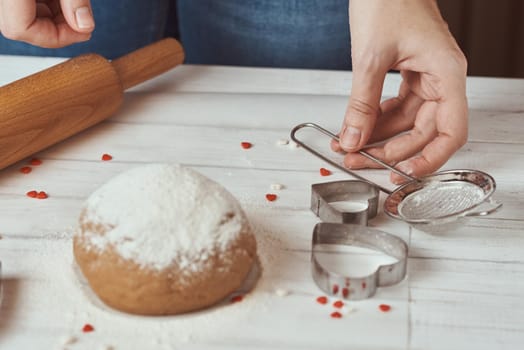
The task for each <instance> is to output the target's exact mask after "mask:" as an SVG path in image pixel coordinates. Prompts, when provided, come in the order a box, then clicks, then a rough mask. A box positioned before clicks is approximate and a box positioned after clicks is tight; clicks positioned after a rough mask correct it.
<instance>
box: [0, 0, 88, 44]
mask: <svg viewBox="0 0 524 350" xmlns="http://www.w3.org/2000/svg"><path fill="white" fill-rule="evenodd" d="M94 29H95V21H94V19H93V12H92V10H91V4H90V1H89V0H0V32H1V33H2V35H3V36H5V37H6V38H8V39H12V40H17V41H25V42H26V43H29V44H33V45H36V46H41V47H46V48H58V47H64V46H67V45H71V44H74V43H77V42H82V41H87V40H89V38H90V37H91V33H92V32H93V30H94Z"/></svg>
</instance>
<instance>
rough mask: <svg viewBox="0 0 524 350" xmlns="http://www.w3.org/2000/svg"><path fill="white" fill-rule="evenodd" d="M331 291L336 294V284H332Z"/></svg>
mask: <svg viewBox="0 0 524 350" xmlns="http://www.w3.org/2000/svg"><path fill="white" fill-rule="evenodd" d="M331 291H332V292H333V294H337V293H338V284H334V285H333V288H332V289H331Z"/></svg>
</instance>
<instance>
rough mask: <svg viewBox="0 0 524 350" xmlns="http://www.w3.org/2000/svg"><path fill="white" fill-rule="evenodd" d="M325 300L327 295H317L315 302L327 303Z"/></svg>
mask: <svg viewBox="0 0 524 350" xmlns="http://www.w3.org/2000/svg"><path fill="white" fill-rule="evenodd" d="M327 302H328V298H327V297H324V296H322V297H318V298H317V303H319V304H322V305H324V304H327Z"/></svg>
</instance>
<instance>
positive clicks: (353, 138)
mask: <svg viewBox="0 0 524 350" xmlns="http://www.w3.org/2000/svg"><path fill="white" fill-rule="evenodd" d="M359 142H360V130H359V129H357V128H355V127H353V126H350V127H348V128H347V129H346V131H345V132H344V135H342V140H341V142H340V144H341V145H342V148H344V149H350V148H355V147H357V146H358V143H359Z"/></svg>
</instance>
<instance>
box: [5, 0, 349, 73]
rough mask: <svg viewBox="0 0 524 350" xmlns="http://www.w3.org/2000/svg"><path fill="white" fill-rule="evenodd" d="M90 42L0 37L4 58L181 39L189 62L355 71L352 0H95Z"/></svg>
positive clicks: (121, 50)
mask: <svg viewBox="0 0 524 350" xmlns="http://www.w3.org/2000/svg"><path fill="white" fill-rule="evenodd" d="M91 3H92V6H93V13H94V16H95V21H96V29H95V31H94V33H93V36H92V38H91V40H90V41H88V42H86V43H80V44H75V45H72V46H69V47H66V48H61V49H42V48H38V47H34V46H32V45H29V44H25V43H20V42H14V41H11V40H7V39H5V38H3V37H0V54H14V55H42V56H63V57H69V56H76V55H78V54H81V53H85V52H96V53H99V54H101V55H103V56H105V57H107V58H115V57H119V56H121V55H123V54H125V53H127V52H129V51H132V50H134V49H137V48H139V47H141V46H144V45H147V44H148V43H151V42H153V41H156V40H158V39H160V38H162V37H164V36H177V37H179V38H180V40H181V41H182V44H183V46H184V48H185V50H186V62H187V63H193V64H199V63H200V64H223V65H242V66H264V67H289V68H319V69H350V68H351V62H350V42H349V26H348V0H177V1H176V3H175V0H153V1H144V0H92V1H91Z"/></svg>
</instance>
